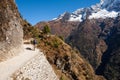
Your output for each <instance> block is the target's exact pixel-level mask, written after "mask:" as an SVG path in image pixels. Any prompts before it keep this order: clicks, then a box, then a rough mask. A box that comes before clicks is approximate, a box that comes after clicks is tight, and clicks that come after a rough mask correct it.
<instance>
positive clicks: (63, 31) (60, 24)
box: [35, 19, 79, 39]
mask: <svg viewBox="0 0 120 80" xmlns="http://www.w3.org/2000/svg"><path fill="white" fill-rule="evenodd" d="M78 24H79V22H69V21H66V19H61V20H57V21H56V20H55V21H54V20H53V21H48V22H40V23H38V24H36V25H35V27H37V28H39V29H40V30H42V29H43V28H44V26H45V25H48V26H49V27H50V29H51V33H52V34H54V35H57V36H62V37H64V38H65V39H66V38H67V37H68V36H69V35H70V33H71V32H72V31H74V29H76V28H77V26H78Z"/></svg>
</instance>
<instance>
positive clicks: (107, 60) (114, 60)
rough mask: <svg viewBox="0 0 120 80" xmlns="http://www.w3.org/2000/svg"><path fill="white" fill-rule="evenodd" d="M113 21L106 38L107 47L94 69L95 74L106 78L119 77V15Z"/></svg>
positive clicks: (113, 79)
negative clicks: (96, 67) (100, 61)
mask: <svg viewBox="0 0 120 80" xmlns="http://www.w3.org/2000/svg"><path fill="white" fill-rule="evenodd" d="M113 22H114V25H113V27H112V29H111V30H110V36H109V37H108V38H107V39H106V43H107V45H108V48H107V50H106V52H105V53H104V55H103V58H102V63H101V64H100V66H99V67H98V69H97V71H96V72H97V74H100V75H104V76H105V77H106V79H107V80H119V79H120V70H119V68H120V26H119V25H120V17H117V18H116V19H115V20H114V21H113Z"/></svg>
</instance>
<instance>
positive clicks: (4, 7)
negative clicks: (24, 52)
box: [0, 0, 23, 61]
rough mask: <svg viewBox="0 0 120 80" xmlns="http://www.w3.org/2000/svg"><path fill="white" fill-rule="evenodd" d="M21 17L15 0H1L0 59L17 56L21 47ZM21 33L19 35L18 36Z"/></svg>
mask: <svg viewBox="0 0 120 80" xmlns="http://www.w3.org/2000/svg"><path fill="white" fill-rule="evenodd" d="M21 21H22V19H21V17H20V14H19V12H18V10H17V7H16V5H15V3H14V1H13V0H1V1H0V61H3V60H5V59H7V58H10V57H12V56H15V55H17V54H18V52H19V51H20V49H21V45H22V39H23V31H22V26H21ZM18 35H19V36H18Z"/></svg>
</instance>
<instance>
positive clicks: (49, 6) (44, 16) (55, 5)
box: [16, 0, 100, 25]
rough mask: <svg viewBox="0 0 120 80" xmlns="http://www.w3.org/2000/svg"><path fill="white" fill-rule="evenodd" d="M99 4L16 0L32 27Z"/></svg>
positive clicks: (74, 0)
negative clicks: (65, 13) (61, 15)
mask: <svg viewBox="0 0 120 80" xmlns="http://www.w3.org/2000/svg"><path fill="white" fill-rule="evenodd" d="M99 2H100V0H16V3H17V6H18V9H19V11H20V13H21V15H22V17H23V18H24V19H26V20H27V21H28V22H30V23H31V24H32V25H35V24H36V23H38V22H40V21H48V20H51V19H53V18H55V17H58V16H59V15H60V14H62V13H64V12H66V11H67V12H74V11H75V10H76V9H79V8H83V7H89V6H91V5H93V4H96V3H99Z"/></svg>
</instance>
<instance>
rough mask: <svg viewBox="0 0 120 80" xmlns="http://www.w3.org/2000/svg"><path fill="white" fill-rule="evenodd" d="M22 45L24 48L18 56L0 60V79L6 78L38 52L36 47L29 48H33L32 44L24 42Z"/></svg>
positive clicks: (5, 79)
mask: <svg viewBox="0 0 120 80" xmlns="http://www.w3.org/2000/svg"><path fill="white" fill-rule="evenodd" d="M23 47H24V50H23V51H22V52H21V53H20V54H19V55H18V56H15V57H13V58H11V59H9V60H7V61H3V62H0V80H7V78H8V77H10V76H11V74H13V73H14V72H15V71H16V70H18V69H19V68H20V67H22V66H23V65H24V64H25V63H26V62H28V61H29V60H31V59H32V58H33V57H35V56H36V55H37V54H38V53H40V52H39V50H38V49H36V50H35V51H33V50H31V49H32V48H33V46H32V45H28V44H24V45H23Z"/></svg>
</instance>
